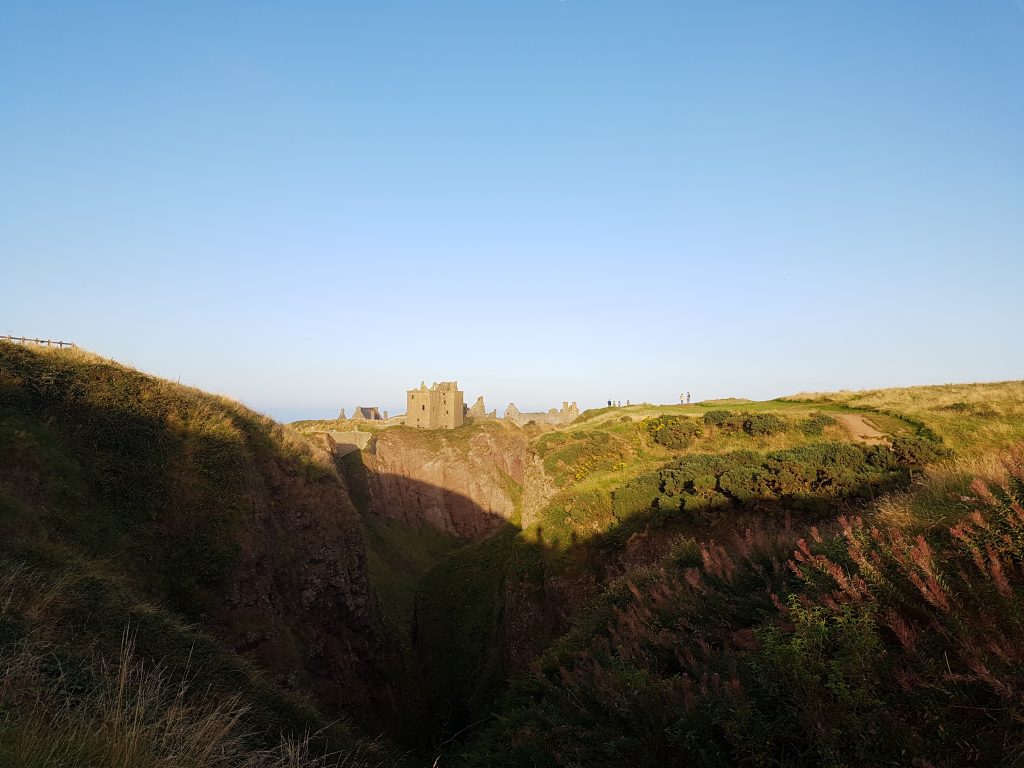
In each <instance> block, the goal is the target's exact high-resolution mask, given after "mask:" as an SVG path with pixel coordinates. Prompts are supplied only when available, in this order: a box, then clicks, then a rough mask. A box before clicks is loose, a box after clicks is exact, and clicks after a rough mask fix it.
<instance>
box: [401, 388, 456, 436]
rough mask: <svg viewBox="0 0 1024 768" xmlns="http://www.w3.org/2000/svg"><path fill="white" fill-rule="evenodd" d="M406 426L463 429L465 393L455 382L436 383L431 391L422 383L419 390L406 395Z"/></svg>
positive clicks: (412, 390) (409, 391)
mask: <svg viewBox="0 0 1024 768" xmlns="http://www.w3.org/2000/svg"><path fill="white" fill-rule="evenodd" d="M405 394H406V409H405V424H406V426H409V427H415V428H416V429H455V427H461V426H462V422H463V414H464V413H465V406H464V404H463V402H462V395H463V393H462V392H461V391H460V390H459V384H458V382H455V381H442V382H437V381H435V382H434V383H433V385H432V386H431V387H430V389H427V385H426V383H425V382H420V386H419V389H410V390H408V391H407V392H406V393H405Z"/></svg>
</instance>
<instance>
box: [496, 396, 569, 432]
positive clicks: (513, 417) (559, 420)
mask: <svg viewBox="0 0 1024 768" xmlns="http://www.w3.org/2000/svg"><path fill="white" fill-rule="evenodd" d="M579 415H580V409H579V406H577V405H576V403H575V402H573V403H569V402H568V401H565V400H563V401H562V409H561V410H558V409H556V408H552V409H551V410H549V411H548V412H547V413H522V412H521V411H520V410H519V409H518V408H516V404H515V403H509V404H508V408H506V409H505V416H504V418H505V420H506V421H511V422H512V423H513V424H515V425H516V426H518V427H522V426H525V425H526V424H528V423H530V422H531V421H532V422H535V423H537V424H550V425H551V426H553V427H561V426H565V425H566V424H571V423H572V422H573V421H575V420H576V417H577V416H579Z"/></svg>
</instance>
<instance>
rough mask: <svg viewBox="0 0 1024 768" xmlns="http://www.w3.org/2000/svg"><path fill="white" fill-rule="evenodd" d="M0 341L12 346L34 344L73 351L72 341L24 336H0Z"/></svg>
mask: <svg viewBox="0 0 1024 768" xmlns="http://www.w3.org/2000/svg"><path fill="white" fill-rule="evenodd" d="M0 341H9V342H11V343H12V344H35V345H37V346H40V347H56V348H57V349H64V348H65V347H67V348H68V349H74V347H75V344H74V342H72V341H54V340H53V339H28V338H25V337H24V336H0Z"/></svg>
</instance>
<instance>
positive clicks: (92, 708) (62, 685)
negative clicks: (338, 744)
mask: <svg viewBox="0 0 1024 768" xmlns="http://www.w3.org/2000/svg"><path fill="white" fill-rule="evenodd" d="M246 711H247V708H246V707H245V706H244V705H243V704H242V703H241V700H240V699H239V698H238V697H226V698H218V697H215V696H213V695H211V694H210V693H208V692H197V691H194V690H192V688H191V686H190V683H189V680H188V679H187V677H186V678H182V679H171V678H170V677H169V676H168V675H166V674H165V673H164V672H163V671H162V670H161V669H160V668H159V667H153V666H149V665H146V664H144V663H142V662H141V661H139V660H138V659H137V658H136V657H135V655H134V649H133V646H132V642H131V639H130V637H129V636H128V634H127V633H126V634H125V639H124V642H123V644H122V649H121V654H120V656H119V658H117V659H116V660H115V662H114V663H113V664H109V663H107V662H106V661H104V660H102V659H99V660H97V661H95V663H94V664H93V665H92V666H91V667H90V668H88V669H85V670H83V669H81V668H78V669H69V670H64V669H63V668H61V667H60V665H59V662H58V661H57V657H56V656H54V654H53V653H52V652H51V651H50V649H49V648H48V647H47V646H46V645H45V644H42V643H32V642H26V643H21V644H19V645H18V646H17V647H15V648H14V649H9V650H8V651H7V652H6V653H5V654H3V655H0V764H3V765H11V766H18V767H19V768H341V767H342V766H352V767H353V768H358V767H359V766H369V765H379V764H380V763H379V761H377V760H372V761H371V760H368V759H365V757H364V756H363V755H360V754H359V753H358V752H350V753H347V754H330V755H318V754H314V753H313V752H312V750H311V748H310V741H309V738H308V737H307V738H304V739H283V740H282V741H281V742H280V744H279V745H278V746H277V747H274V748H272V749H254V748H253V747H252V746H251V743H250V736H251V734H248V733H246V732H245V731H244V729H243V726H242V723H243V717H244V715H245V713H246Z"/></svg>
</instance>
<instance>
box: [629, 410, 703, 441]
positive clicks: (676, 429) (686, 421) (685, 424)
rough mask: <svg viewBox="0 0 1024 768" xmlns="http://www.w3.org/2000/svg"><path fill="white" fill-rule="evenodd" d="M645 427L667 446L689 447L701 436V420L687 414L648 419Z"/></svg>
mask: <svg viewBox="0 0 1024 768" xmlns="http://www.w3.org/2000/svg"><path fill="white" fill-rule="evenodd" d="M626 418H628V417H626ZM644 427H645V428H646V430H647V432H648V434H650V436H651V438H652V439H653V440H654V442H656V443H657V444H658V445H663V446H665V447H666V448H677V449H678V448H688V447H690V445H691V444H692V443H693V441H694V439H696V438H698V437H700V436H701V424H700V422H699V421H697V420H696V419H693V418H690V417H687V416H659V417H657V418H655V419H647V420H645V421H644Z"/></svg>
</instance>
